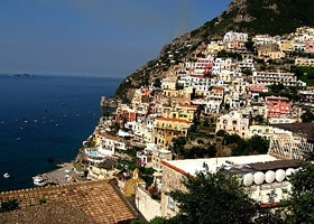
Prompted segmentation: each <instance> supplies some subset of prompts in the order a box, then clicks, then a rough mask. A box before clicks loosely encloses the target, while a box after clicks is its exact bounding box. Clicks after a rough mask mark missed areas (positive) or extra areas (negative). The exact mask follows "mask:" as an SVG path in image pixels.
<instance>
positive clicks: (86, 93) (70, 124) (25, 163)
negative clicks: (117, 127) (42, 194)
mask: <svg viewBox="0 0 314 224" xmlns="http://www.w3.org/2000/svg"><path fill="white" fill-rule="evenodd" d="M121 81H122V78H121V77H120V78H108V77H100V76H91V77H86V76H45V75H35V76H32V77H14V76H9V75H5V74H2V75H0V103H1V105H0V175H1V176H0V191H4V190H11V189H20V188H26V187H32V186H33V184H32V177H33V176H36V175H37V174H39V173H44V172H47V171H50V170H53V169H55V167H56V164H57V163H61V162H66V161H71V160H73V159H74V158H75V157H76V154H77V152H78V150H79V148H80V147H81V145H82V141H84V140H85V139H86V138H87V137H88V136H89V135H91V134H92V132H93V130H94V128H95V126H96V125H97V122H98V120H99V117H100V116H101V109H100V98H101V96H107V97H109V96H112V95H113V94H114V91H115V89H116V88H117V87H118V85H119V84H120V82H121ZM5 172H9V173H10V174H11V178H9V179H4V178H3V177H2V175H3V174H4V173H5Z"/></svg>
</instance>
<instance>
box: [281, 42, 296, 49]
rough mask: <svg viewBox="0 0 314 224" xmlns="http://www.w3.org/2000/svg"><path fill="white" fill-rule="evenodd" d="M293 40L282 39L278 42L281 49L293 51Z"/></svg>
mask: <svg viewBox="0 0 314 224" xmlns="http://www.w3.org/2000/svg"><path fill="white" fill-rule="evenodd" d="M293 46H294V41H292V40H284V41H282V42H281V43H280V50H281V51H293Z"/></svg>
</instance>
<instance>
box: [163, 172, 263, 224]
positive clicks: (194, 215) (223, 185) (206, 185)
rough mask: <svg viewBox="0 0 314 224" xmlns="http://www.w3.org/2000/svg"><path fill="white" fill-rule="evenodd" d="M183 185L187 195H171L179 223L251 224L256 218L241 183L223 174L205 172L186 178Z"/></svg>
mask: <svg viewBox="0 0 314 224" xmlns="http://www.w3.org/2000/svg"><path fill="white" fill-rule="evenodd" d="M205 168H206V167H205ZM182 183H183V184H184V186H185V188H186V189H187V190H186V191H181V190H174V191H172V192H170V193H169V196H171V197H172V198H173V199H174V200H175V201H176V202H177V206H178V207H179V210H180V212H179V213H178V214H177V215H176V216H175V217H174V218H172V219H171V220H175V222H176V223H183V224H184V223H213V224H215V223H219V224H220V223H235V224H236V223H250V220H251V218H252V217H253V216H254V215H256V211H257V210H256V208H255V207H254V203H253V201H252V199H250V198H249V197H248V195H246V194H245V193H244V191H243V190H242V189H241V188H240V186H239V183H238V180H237V179H236V178H235V177H231V176H228V175H226V174H225V173H224V172H223V171H222V170H219V171H218V172H216V173H211V172H209V170H208V169H206V172H204V173H203V172H199V173H197V174H196V177H192V176H186V177H185V178H184V179H183V180H182Z"/></svg>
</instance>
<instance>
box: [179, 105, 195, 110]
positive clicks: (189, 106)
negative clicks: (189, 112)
mask: <svg viewBox="0 0 314 224" xmlns="http://www.w3.org/2000/svg"><path fill="white" fill-rule="evenodd" d="M179 107H187V108H193V109H196V108H198V105H192V104H189V105H187V104H186V105H180V106H179Z"/></svg>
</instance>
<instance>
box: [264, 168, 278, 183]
mask: <svg viewBox="0 0 314 224" xmlns="http://www.w3.org/2000/svg"><path fill="white" fill-rule="evenodd" d="M275 179H276V173H275V172H274V171H272V170H268V171H267V172H266V174H265V181H266V183H268V184H270V183H272V182H274V181H275Z"/></svg>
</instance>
